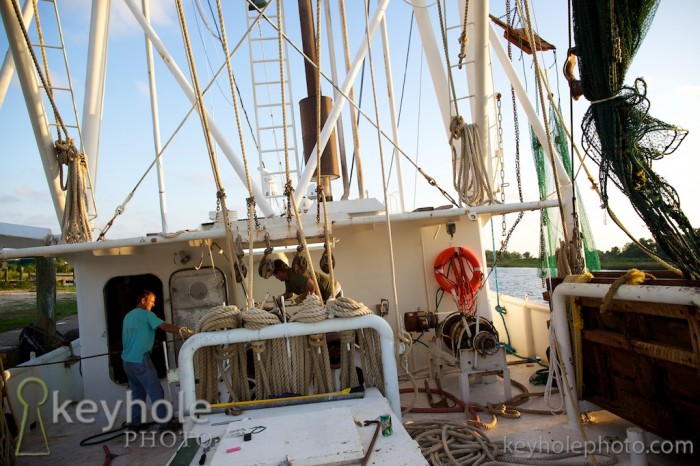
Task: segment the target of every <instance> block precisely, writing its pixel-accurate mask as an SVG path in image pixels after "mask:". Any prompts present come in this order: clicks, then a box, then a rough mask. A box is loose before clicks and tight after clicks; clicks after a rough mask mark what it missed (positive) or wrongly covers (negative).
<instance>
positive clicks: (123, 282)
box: [104, 274, 167, 384]
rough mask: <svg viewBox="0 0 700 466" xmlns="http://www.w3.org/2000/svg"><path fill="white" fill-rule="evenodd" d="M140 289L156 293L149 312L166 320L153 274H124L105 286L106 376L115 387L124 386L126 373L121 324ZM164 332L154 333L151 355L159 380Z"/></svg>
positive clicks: (159, 287) (162, 370)
mask: <svg viewBox="0 0 700 466" xmlns="http://www.w3.org/2000/svg"><path fill="white" fill-rule="evenodd" d="M143 290H149V291H152V292H154V293H155V294H156V304H155V306H153V309H152V311H153V312H154V313H155V314H156V315H157V316H158V317H160V318H161V319H163V320H166V319H165V312H164V309H165V299H164V295H163V283H162V282H161V280H160V278H158V277H156V276H155V275H152V274H144V275H127V276H121V277H114V278H111V279H110V280H109V281H108V282H107V284H106V285H105V287H104V299H105V310H106V313H107V316H106V320H107V339H108V347H109V373H110V377H111V378H112V380H113V381H114V382H116V383H118V384H127V383H128V382H127V378H126V374H125V373H124V369H123V368H122V358H121V352H122V321H123V320H124V316H125V315H126V314H127V312H129V311H130V310H132V309H133V308H135V307H136V299H137V297H138V295H139V293H141V291H143ZM165 337H166V333H165V332H164V331H162V330H157V331H156V344H155V345H154V350H153V351H152V352H151V359H152V360H153V365H154V366H155V368H156V370H157V371H158V377H161V378H162V377H165V375H166V372H167V371H166V369H165V357H164V355H163V350H162V343H161V342H163V341H165Z"/></svg>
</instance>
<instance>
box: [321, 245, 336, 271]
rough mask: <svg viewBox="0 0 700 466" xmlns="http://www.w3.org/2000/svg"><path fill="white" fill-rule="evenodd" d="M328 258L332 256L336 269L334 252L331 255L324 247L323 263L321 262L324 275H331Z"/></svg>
mask: <svg viewBox="0 0 700 466" xmlns="http://www.w3.org/2000/svg"><path fill="white" fill-rule="evenodd" d="M328 256H330V258H331V261H332V264H333V268H335V257H334V256H333V253H332V252H331V253H330V254H329V253H328V248H327V247H325V246H324V247H323V254H322V255H321V261H320V265H321V270H323V272H324V273H331V269H330V267H328V262H329V260H328Z"/></svg>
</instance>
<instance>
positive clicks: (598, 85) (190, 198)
mask: <svg viewBox="0 0 700 466" xmlns="http://www.w3.org/2000/svg"><path fill="white" fill-rule="evenodd" d="M87 3H88V2H84V4H83V3H80V2H78V6H76V4H74V3H73V2H65V3H64V2H62V1H58V0H55V1H48V2H41V1H40V2H36V1H29V0H27V1H26V2H25V4H24V5H20V4H19V2H18V1H17V0H0V13H2V20H3V24H4V31H5V33H6V37H7V44H8V47H9V49H10V51H11V54H10V55H8V57H9V58H8V59H6V61H5V63H4V64H3V71H2V74H1V75H0V76H1V77H3V80H2V81H0V84H1V85H2V86H3V88H1V89H0V90H2V95H3V96H4V95H5V91H6V90H7V88H8V86H10V85H9V82H10V77H11V76H12V70H14V71H15V72H16V77H17V80H16V82H18V83H19V86H16V87H17V89H12V87H10V90H15V91H17V92H18V93H19V92H20V90H21V94H19V95H21V97H20V98H21V99H22V100H23V101H24V102H25V103H26V109H27V112H28V114H29V120H30V121H31V127H32V130H33V132H34V137H35V141H36V149H31V150H32V151H34V150H36V152H37V154H38V156H39V157H38V158H39V160H40V161H41V166H42V168H43V175H44V177H45V181H46V186H47V190H48V193H49V196H48V198H49V200H48V201H47V202H48V206H49V209H50V210H51V213H52V215H55V218H54V220H53V221H47V223H45V224H41V225H26V224H16V223H13V222H4V223H0V240H1V241H2V244H0V259H2V260H12V259H18V258H35V260H36V261H37V267H38V269H40V270H41V274H40V275H41V277H40V280H43V282H42V283H41V284H38V286H42V287H47V286H48V292H47V293H48V294H47V295H46V296H48V297H49V300H50V299H51V296H52V291H51V286H50V285H47V283H48V282H51V281H52V280H51V277H52V273H54V274H55V270H54V269H53V268H52V267H54V265H53V260H54V259H55V258H57V257H60V258H63V259H65V260H67V261H68V262H70V264H71V265H72V266H73V268H74V273H75V283H76V292H77V307H78V319H79V333H80V338H79V339H77V340H74V341H72V342H66V344H64V345H61V346H60V347H59V348H57V349H53V350H51V351H48V352H46V353H45V354H41V355H38V354H37V355H35V357H33V358H32V359H30V360H29V361H27V362H25V363H23V364H20V365H18V366H17V367H14V368H12V369H11V370H9V371H6V373H4V374H3V379H2V380H3V387H2V389H3V408H4V410H5V411H6V416H5V417H4V418H3V421H4V423H5V424H4V425H3V429H2V458H3V464H8V465H9V464H49V463H51V464H55V463H56V462H57V461H63V462H67V463H68V464H77V463H83V462H93V463H94V462H97V461H104V464H114V465H117V464H135V463H137V462H146V463H148V464H170V465H184V464H212V465H221V464H247V465H253V464H256V465H279V464H290V465H291V464H306V465H312V464H313V465H320V464H363V465H364V464H447V463H449V464H486V463H488V462H491V463H492V464H510V463H513V462H517V463H519V464H534V463H535V462H536V463H537V464H543V463H544V464H547V463H546V462H551V464H583V463H584V462H585V464H588V463H589V462H590V463H591V464H615V463H618V464H634V465H641V464H669V465H670V464H686V463H687V464H690V463H691V462H692V460H693V456H694V454H696V453H695V451H696V450H695V448H697V445H698V440H700V438H699V437H698V432H700V428H699V427H700V406H698V400H700V393H699V390H700V388H698V387H700V384H698V383H697V382H698V365H699V364H700V363H699V359H698V351H700V350H699V349H698V348H699V346H698V345H699V344H700V343H699V341H700V339H699V337H698V316H697V310H698V304H699V303H700V293H699V292H698V280H700V255H699V254H698V251H700V247H699V246H700V244H699V242H700V241H699V236H698V231H697V229H693V227H692V226H691V224H690V221H689V220H688V218H687V217H686V216H685V214H684V213H683V211H682V210H681V209H680V202H679V200H678V196H677V195H676V193H675V191H674V190H673V188H672V187H671V186H669V185H668V184H667V183H666V182H665V181H664V180H663V179H662V178H661V177H659V176H656V175H655V173H654V171H653V170H652V169H651V162H652V161H653V160H656V159H658V158H660V157H661V156H663V155H666V154H669V153H671V152H672V151H673V150H675V149H676V148H677V147H678V146H679V145H680V143H681V142H682V141H683V138H684V137H685V135H686V133H687V132H686V131H684V130H683V129H681V128H679V127H676V126H674V124H671V123H664V122H663V121H661V120H658V119H655V118H653V117H651V116H650V115H649V113H648V107H649V105H648V100H647V97H646V93H647V89H646V85H645V83H644V81H643V80H641V79H638V80H636V81H635V80H634V79H633V78H632V77H628V76H626V72H627V69H628V66H629V63H630V61H631V59H632V57H633V56H634V54H635V52H636V51H637V49H638V48H639V47H640V46H643V44H642V38H643V36H644V33H645V32H646V30H647V28H648V27H649V25H650V24H651V21H652V19H653V17H654V14H655V12H656V8H657V5H658V1H634V2H633V1H628V2H623V1H612V0H608V1H604V0H600V1H584V0H575V1H572V2H570V3H571V5H570V12H569V15H568V17H567V16H566V15H564V16H563V17H562V18H559V19H558V21H561V22H562V24H565V25H569V26H568V30H569V31H571V38H570V39H569V42H568V43H561V44H560V43H556V42H557V41H554V40H552V39H549V38H547V37H546V36H544V35H541V33H540V31H539V30H538V28H537V26H536V25H537V24H538V22H537V20H536V18H537V16H536V14H537V13H541V11H539V10H538V9H537V8H535V6H534V5H532V4H531V3H532V2H528V1H527V0H524V1H521V0H516V1H514V2H510V1H506V2H505V3H504V4H498V5H497V3H498V2H494V1H491V2H488V1H482V2H468V1H457V2H455V1H445V0H437V1H435V2H428V1H426V0H410V1H408V0H405V1H403V2H399V1H394V2H390V1H389V0H379V1H377V2H367V4H365V2H345V1H343V0H340V1H337V2H334V1H330V0H324V1H320V0H318V1H316V2H312V1H311V0H299V1H298V2H281V1H276V0H272V1H268V0H248V1H244V0H240V1H232V2H221V1H219V0H216V1H214V0H210V1H207V2H204V1H202V0H194V1H191V2H190V1H185V2H183V1H181V0H176V1H175V2H154V1H151V2H149V1H148V0H143V1H142V2H141V3H139V2H136V1H135V0H123V1H115V2H110V1H105V0H95V1H93V2H89V3H90V5H91V8H90V9H89V15H88V14H87V12H86V11H87V10H85V9H84V6H85V5H86V4H87ZM537 7H538V8H543V9H546V8H550V7H549V6H547V5H542V4H539V3H538V4H537ZM600 12H606V14H602V13H600ZM59 13H60V15H59ZM607 13H609V14H607ZM66 15H72V16H71V18H70V20H69V21H70V24H71V28H70V29H68V28H66V27H62V21H63V24H64V25H65V18H66ZM81 15H82V16H81ZM125 18H128V20H127V19H125ZM81 20H82V23H81ZM77 24H82V25H83V26H82V28H78V27H76V25H77ZM127 26H128V27H127ZM135 30H136V31H138V34H136V33H134V32H133V31H135ZM75 35H81V36H82V37H83V38H84V37H87V40H82V41H81V40H79V39H78V40H76V39H75V37H74V36H75ZM144 39H145V47H144ZM72 42H77V43H78V44H81V45H82V47H81V49H80V50H79V51H75V52H74V51H73V50H72V49H71V50H70V52H71V53H79V54H81V55H80V57H81V58H80V59H77V60H76V59H74V58H72V56H71V59H69V54H68V52H69V50H68V47H67V45H68V44H69V43H72ZM557 49H558V50H557ZM397 50H398V53H399V54H401V55H397ZM562 50H566V51H567V53H565V54H564V55H565V57H566V59H565V61H564V62H563V63H559V62H557V61H556V53H557V51H559V52H560V53H561V51H562ZM403 54H405V57H404V56H403ZM56 57H58V58H56ZM397 57H398V58H397ZM518 62H520V63H519V64H517V65H516V63H518ZM76 63H78V64H79V65H80V66H81V67H79V68H78V69H77V70H76V69H75V67H74V66H75V64H76ZM397 64H400V65H398V66H397ZM524 64H527V66H524ZM553 64H555V65H556V66H554V67H553ZM409 65H417V66H418V68H419V69H418V70H417V71H409V68H410V69H415V66H410V67H409ZM423 66H424V67H425V70H426V71H425V72H423V69H422V67H423ZM519 68H523V69H526V71H525V74H528V75H529V76H530V77H529V79H531V80H533V82H534V83H535V84H534V89H535V90H534V91H533V90H532V89H528V88H526V86H525V85H524V83H525V82H526V81H524V80H523V77H522V75H523V73H521V72H520V71H519ZM397 69H403V70H405V71H404V72H403V76H402V77H401V78H398V79H397V76H398V74H397V73H396V70H397ZM83 71H84V72H85V79H84V81H82V82H79V81H77V80H76V76H77V75H76V74H75V73H76V72H83ZM71 73H72V74H71ZM553 74H556V76H557V78H556V80H557V81H561V86H559V85H556V86H553V85H550V81H553V80H554V77H553V76H552V75H553ZM8 76H9V77H8ZM528 87H529V86H528ZM78 90H80V92H78ZM423 91H426V92H425V94H426V95H425V96H424V95H423ZM562 92H563V97H561V99H562V100H564V101H568V102H571V103H573V102H575V101H579V104H581V105H585V107H586V108H587V109H588V110H587V111H586V114H585V115H584V117H583V118H582V120H583V125H584V126H583V130H582V131H581V132H582V134H583V136H582V137H580V136H575V134H577V133H578V131H579V128H576V130H575V131H572V129H571V128H570V126H569V125H567V121H568V118H567V117H565V116H564V114H565V113H566V112H562V110H561V105H560V100H559V99H560V97H559V94H560V93H562ZM649 94H650V95H651V94H652V90H651V89H650V90H649ZM10 95H11V94H8V98H10ZM428 95H429V96H428ZM506 96H507V97H506ZM4 98H5V97H3V99H4ZM584 102H585V104H584ZM80 104H82V111H80V112H79V111H78V108H79V105H80ZM428 107H431V110H430V111H428V110H427V108H428ZM505 108H508V109H509V113H512V114H513V118H512V120H513V123H510V122H509V123H505V122H506V120H508V121H510V120H511V118H510V115H509V116H508V118H506V115H505V113H506V110H504V109H505ZM582 108H583V107H582ZM3 110H5V109H3ZM422 114H425V115H429V117H428V118H427V119H421V115H422ZM406 115H411V117H407V116H406ZM413 117H416V118H415V119H414V121H413V122H410V123H406V121H407V120H409V119H411V118H413ZM13 118H16V115H15V116H13ZM526 123H527V124H526ZM674 123H676V122H674ZM677 123H678V124H681V125H682V122H677ZM526 127H527V128H529V131H528V132H529V133H530V134H529V135H530V137H531V141H532V144H531V150H528V152H532V153H533V154H534V157H533V159H534V160H535V163H534V164H533V165H534V167H535V171H536V173H537V183H535V181H534V177H533V178H530V177H528V178H525V177H523V176H522V174H521V171H520V164H521V155H520V152H521V151H522V152H523V153H524V152H525V148H524V146H525V144H524V143H523V142H521V138H522V141H524V140H525V139H526V138H525V137H524V134H522V133H523V131H525V128H526ZM421 135H422V136H421ZM421 138H423V139H421ZM426 138H427V139H426ZM577 138H580V139H579V140H577ZM419 141H420V142H421V144H422V145H421V144H419ZM424 141H428V142H427V143H426V142H424ZM426 144H427V147H428V148H427V149H425V147H426ZM521 146H522V147H521ZM412 147H416V148H412ZM417 147H422V149H420V150H418V148H417ZM524 158H525V157H524V156H523V159H524ZM572 160H573V161H574V163H572ZM523 163H524V161H523ZM587 165H592V166H596V167H597V168H599V173H600V175H599V176H600V177H599V179H598V181H595V178H594V177H592V176H590V175H589V179H590V180H592V181H593V184H594V186H595V187H596V188H597V189H598V190H599V192H600V203H601V204H602V205H603V206H604V207H605V208H606V209H607V210H608V212H609V215H610V216H611V218H614V219H617V217H616V216H615V214H614V211H613V208H612V206H611V205H610V199H611V196H612V194H611V193H612V191H613V190H616V189H619V191H620V192H621V193H622V196H624V197H626V198H628V199H630V201H631V202H632V203H633V206H634V209H633V210H634V211H635V212H636V213H638V214H639V216H640V217H641V218H642V220H643V221H644V222H645V223H647V224H648V225H649V228H650V230H651V232H652V234H653V235H654V240H655V241H656V245H658V248H657V249H656V250H649V251H648V252H649V254H650V255H652V256H654V257H657V258H659V260H662V259H661V258H660V257H659V256H661V257H663V263H664V265H665V267H666V268H667V269H668V270H669V272H668V273H667V274H665V275H664V274H661V275H658V276H654V277H651V276H649V275H648V274H646V273H645V272H644V271H638V270H629V271H622V272H618V273H612V274H607V275H606V274H600V273H599V272H598V270H599V268H600V265H599V262H597V259H596V255H595V247H594V243H593V242H592V240H593V236H594V235H595V231H596V229H595V228H592V227H591V225H590V224H589V223H588V222H587V220H586V219H585V209H584V205H583V204H582V203H581V202H580V199H581V196H580V193H578V191H577V189H578V188H577V185H576V182H575V181H576V179H577V178H578V174H579V173H583V170H584V167H586V166H587ZM98 167H99V170H98ZM511 167H513V168H511ZM9 168H10V169H11V168H12V166H10V167H9ZM506 172H508V179H506ZM37 178H40V177H37ZM410 179H412V180H413V181H412V182H409V180H410ZM516 185H517V187H518V191H519V195H518V194H517V193H515V197H514V198H513V199H508V198H507V197H506V192H507V191H512V190H513V188H514V187H515V186H516ZM409 186H410V187H409ZM523 187H527V188H528V191H526V192H531V191H529V189H533V188H534V191H532V192H534V194H532V195H531V196H532V197H531V198H528V197H526V196H523ZM507 188H509V189H507ZM148 190H150V191H151V192H152V193H153V196H148V195H147V194H146V191H148ZM411 197H413V198H412V199H411ZM411 203H413V204H414V205H415V204H416V203H417V204H418V205H416V206H415V207H414V208H409V207H407V206H408V205H410V204H411ZM524 213H528V215H530V214H531V215H534V216H536V217H537V218H538V219H539V220H536V221H535V222H534V223H535V225H534V227H532V228H530V230H529V232H527V233H522V232H521V230H519V229H517V228H519V227H518V223H519V222H520V219H521V217H522V215H523V214H524ZM8 220H9V219H8ZM3 221H4V219H3ZM56 221H57V222H58V225H59V227H58V231H54V230H52V229H51V228H50V225H52V224H53V223H54V222H56ZM47 225H49V228H47ZM134 225H136V226H134ZM496 229H498V230H499V231H498V234H497V233H496V232H495V230H496ZM520 234H523V235H535V237H537V238H541V261H542V277H543V278H545V279H547V281H546V283H547V286H548V290H547V296H546V297H547V304H541V303H537V302H534V301H533V300H528V299H522V297H509V296H505V295H503V294H501V293H495V292H491V291H489V284H490V283H492V282H493V281H495V280H496V277H497V268H498V260H499V258H500V255H501V254H502V252H503V251H504V250H506V249H507V247H508V244H509V241H511V239H512V237H513V235H520ZM497 237H498V239H496V238H497ZM647 249H648V248H647ZM487 251H492V252H493V255H491V254H487ZM280 262H283V263H285V264H286V266H287V267H288V268H290V269H291V270H294V271H295V272H296V273H298V274H301V275H304V274H307V275H306V276H307V277H308V278H309V280H310V281H311V282H312V283H313V286H312V287H311V291H312V292H311V293H309V294H308V296H305V297H304V296H292V297H291V299H285V297H284V295H283V294H284V290H285V288H284V284H283V283H282V282H281V281H279V280H277V279H276V278H275V276H274V274H275V271H276V267H278V264H279V263H280ZM52 270H53V272H52ZM318 271H322V272H323V273H324V274H326V275H322V276H320V277H326V276H327V277H328V281H327V282H328V283H329V284H330V285H329V286H330V290H329V291H328V293H327V295H326V297H325V298H326V299H323V298H324V297H322V295H321V294H320V293H319V291H320V289H321V286H320V283H321V282H320V280H321V278H320V277H319V276H318V275H316V272H318ZM42 277H43V278H42ZM47 277H48V278H47ZM143 290H150V291H152V292H154V293H155V296H156V304H155V307H154V308H153V312H154V313H155V314H156V315H158V316H159V317H160V318H161V319H163V320H164V321H166V322H168V323H171V324H174V325H176V326H178V327H181V328H185V327H186V328H190V329H192V330H193V331H194V332H195V333H194V335H193V336H191V337H189V338H185V334H184V333H182V332H181V335H182V338H180V337H179V336H176V335H172V334H167V335H166V334H163V335H157V340H158V341H159V342H160V343H159V344H157V345H156V346H155V347H154V349H153V352H152V359H153V361H154V365H155V366H156V368H157V370H158V373H159V376H160V377H161V381H162V384H163V386H164V388H165V391H166V394H167V396H166V400H165V401H164V403H166V404H167V405H168V407H169V408H170V410H171V411H170V413H171V414H173V416H174V417H176V418H177V419H179V421H180V422H181V426H179V427H177V428H176V429H175V430H173V431H166V432H155V431H153V430H151V431H139V432H136V431H134V430H133V429H132V430H129V429H128V425H126V424H125V423H126V421H125V418H126V416H127V412H128V411H129V409H128V407H129V403H133V399H132V398H131V392H130V391H129V390H128V384H127V378H126V375H125V373H124V369H123V367H122V361H121V350H122V320H123V319H124V316H125V315H126V313H127V312H129V311H130V310H131V309H132V308H133V307H134V305H135V303H136V300H137V297H138V296H139V293H141V292H142V291H143ZM53 293H54V294H53V296H55V289H54V291H53ZM304 294H306V293H304ZM302 297H303V298H304V299H300V298H302ZM48 307H49V311H48V313H49V317H50V312H51V311H50V306H48ZM49 320H50V319H49ZM49 325H50V323H49ZM54 328H55V327H54ZM50 334H51V333H50ZM538 384H539V385H542V387H544V389H543V390H539V391H538V392H537V393H534V392H535V391H536V390H537V387H536V385H538ZM540 388H541V387H540ZM149 407H152V406H151V405H149ZM144 411H146V410H144ZM151 411H153V410H151ZM150 414H151V415H156V412H155V411H153V412H150ZM9 420H12V421H13V422H9ZM10 424H15V426H14V429H13V428H12V427H11V426H10ZM555 461H560V463H555ZM562 461H563V462H562ZM5 462H6V463H5Z"/></svg>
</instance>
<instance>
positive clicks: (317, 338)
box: [309, 333, 326, 349]
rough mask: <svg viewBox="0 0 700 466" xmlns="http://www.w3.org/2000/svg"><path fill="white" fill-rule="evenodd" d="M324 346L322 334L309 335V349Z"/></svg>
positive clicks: (324, 341)
mask: <svg viewBox="0 0 700 466" xmlns="http://www.w3.org/2000/svg"><path fill="white" fill-rule="evenodd" d="M325 344H326V336H325V335H324V334H323V333H314V334H313V335H309V346H310V347H311V348H315V349H320V348H322V347H323V346H324V345H325Z"/></svg>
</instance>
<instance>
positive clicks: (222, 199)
mask: <svg viewBox="0 0 700 466" xmlns="http://www.w3.org/2000/svg"><path fill="white" fill-rule="evenodd" d="M175 4H176V6H177V13H178V18H179V20H180V31H181V32H182V39H183V42H184V45H185V50H186V53H187V62H188V65H189V68H190V75H191V77H192V84H193V87H194V94H195V97H196V101H197V108H198V109H199V116H200V122H201V124H202V131H203V133H204V140H205V141H206V144H207V153H208V154H209V162H210V164H211V168H212V173H213V175H214V182H215V183H216V189H217V193H216V197H217V208H218V207H219V204H220V206H221V209H222V218H223V222H224V228H225V231H226V247H227V249H228V250H229V251H234V245H233V232H232V231H231V222H230V221H229V213H228V207H227V206H226V192H225V190H224V187H223V184H222V182H221V175H220V173H219V166H218V163H217V160H216V157H215V154H214V147H213V145H212V141H211V133H210V132H209V122H208V119H207V113H206V110H205V108H204V102H203V100H202V92H201V88H200V85H199V79H198V77H197V68H196V65H195V62H194V56H193V53H192V47H191V44H190V40H189V33H188V31H187V23H186V20H185V13H184V11H183V10H182V0H175ZM227 55H228V54H227ZM236 264H237V265H238V266H239V269H240V266H241V264H240V262H239V261H237V262H236ZM229 265H230V268H231V270H230V272H231V277H235V276H236V273H235V270H234V264H233V261H229ZM240 275H241V277H242V276H243V273H241V274H240ZM232 289H233V294H234V301H235V300H236V287H235V286H233V287H232ZM243 291H244V293H246V295H247V294H248V291H247V290H246V289H245V285H244V289H243ZM246 299H247V297H246Z"/></svg>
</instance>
